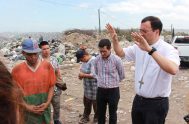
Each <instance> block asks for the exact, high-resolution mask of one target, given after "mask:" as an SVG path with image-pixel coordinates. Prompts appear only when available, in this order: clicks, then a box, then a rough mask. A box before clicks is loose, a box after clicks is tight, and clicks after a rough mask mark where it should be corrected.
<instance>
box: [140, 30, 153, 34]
mask: <svg viewBox="0 0 189 124" xmlns="http://www.w3.org/2000/svg"><path fill="white" fill-rule="evenodd" d="M139 31H140V32H141V33H145V34H146V33H148V32H151V31H153V30H144V29H139Z"/></svg>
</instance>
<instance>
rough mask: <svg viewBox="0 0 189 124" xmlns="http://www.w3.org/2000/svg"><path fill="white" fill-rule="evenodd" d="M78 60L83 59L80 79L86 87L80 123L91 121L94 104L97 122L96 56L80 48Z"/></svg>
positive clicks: (95, 120) (94, 120) (77, 54)
mask: <svg viewBox="0 0 189 124" xmlns="http://www.w3.org/2000/svg"><path fill="white" fill-rule="evenodd" d="M76 57H77V62H79V61H81V62H82V64H81V67H80V73H79V75H78V78H79V79H83V87H84V97H83V104H84V112H83V116H82V117H81V118H80V121H79V123H82V124H83V123H87V122H88V121H89V115H90V113H91V108H92V106H93V110H94V118H93V122H97V104H96V91H97V80H96V79H95V78H94V76H95V71H94V66H93V62H94V59H95V57H94V56H91V55H90V54H89V53H88V52H87V51H86V48H85V49H82V48H80V49H79V50H78V51H77V52H76Z"/></svg>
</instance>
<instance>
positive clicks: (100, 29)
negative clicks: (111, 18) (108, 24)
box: [98, 8, 101, 34]
mask: <svg viewBox="0 0 189 124" xmlns="http://www.w3.org/2000/svg"><path fill="white" fill-rule="evenodd" d="M98 24H99V34H101V26H100V8H99V9H98Z"/></svg>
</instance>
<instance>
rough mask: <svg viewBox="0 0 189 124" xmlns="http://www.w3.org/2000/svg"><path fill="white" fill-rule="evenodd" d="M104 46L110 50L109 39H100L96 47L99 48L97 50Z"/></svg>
mask: <svg viewBox="0 0 189 124" xmlns="http://www.w3.org/2000/svg"><path fill="white" fill-rule="evenodd" d="M105 46H106V48H107V49H110V48H111V42H110V40H109V39H101V40H100V41H99V43H98V47H99V48H103V47H105Z"/></svg>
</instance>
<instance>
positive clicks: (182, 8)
mask: <svg viewBox="0 0 189 124" xmlns="http://www.w3.org/2000/svg"><path fill="white" fill-rule="evenodd" d="M188 6H189V1H188V0H127V1H121V2H116V3H109V4H108V5H107V6H105V7H104V9H103V10H104V11H107V12H111V13H124V14H127V15H132V16H133V15H135V16H136V15H140V16H142V15H156V16H159V17H160V18H161V19H163V20H166V21H167V22H169V23H173V24H174V23H175V24H178V22H181V23H182V22H185V23H186V24H187V22H189V18H188V12H189V7H188ZM167 25H169V24H168V23H167ZM181 25H183V24H181ZM187 25H188V24H187ZM178 26H179V25H178ZM188 28H189V27H188Z"/></svg>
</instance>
